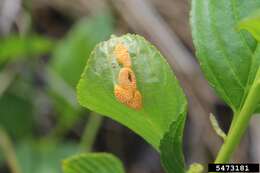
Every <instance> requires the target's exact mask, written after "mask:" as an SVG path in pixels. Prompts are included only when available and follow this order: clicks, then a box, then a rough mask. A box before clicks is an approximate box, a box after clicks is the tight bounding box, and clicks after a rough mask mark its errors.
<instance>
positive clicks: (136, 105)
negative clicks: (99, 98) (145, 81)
mask: <svg viewBox="0 0 260 173" xmlns="http://www.w3.org/2000/svg"><path fill="white" fill-rule="evenodd" d="M114 54H115V56H116V59H117V61H118V63H120V64H122V66H123V67H122V68H121V69H120V71H119V74H118V84H117V85H115V86H114V95H115V97H116V99H117V100H118V101H119V102H120V103H123V104H125V105H126V106H128V107H130V108H132V109H135V110H139V109H141V108H142V107H143V105H142V94H141V93H140V91H139V90H138V89H137V85H136V77H135V73H134V71H133V70H132V68H131V58H130V55H129V53H128V49H127V47H126V46H124V45H123V44H122V43H119V44H117V45H116V47H115V49H114Z"/></svg>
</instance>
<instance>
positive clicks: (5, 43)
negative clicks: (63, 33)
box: [0, 35, 54, 63]
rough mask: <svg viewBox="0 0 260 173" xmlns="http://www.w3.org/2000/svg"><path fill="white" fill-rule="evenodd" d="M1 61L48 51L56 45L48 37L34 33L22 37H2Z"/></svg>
mask: <svg viewBox="0 0 260 173" xmlns="http://www.w3.org/2000/svg"><path fill="white" fill-rule="evenodd" d="M0 45H1V46H0V63H2V62H4V61H6V60H7V59H9V58H23V57H24V56H36V55H39V54H44V53H48V52H50V51H51V50H52V48H53V47H54V43H53V41H51V40H50V39H48V38H45V37H42V36H39V35H33V36H24V37H20V36H17V35H11V36H8V37H5V38H2V39H0Z"/></svg>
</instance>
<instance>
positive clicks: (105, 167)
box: [62, 153, 124, 173]
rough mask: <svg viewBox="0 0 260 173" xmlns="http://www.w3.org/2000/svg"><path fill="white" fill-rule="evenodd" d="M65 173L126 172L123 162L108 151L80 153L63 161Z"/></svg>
mask: <svg viewBox="0 0 260 173" xmlns="http://www.w3.org/2000/svg"><path fill="white" fill-rule="evenodd" d="M62 167H63V172H64V173H124V169H123V166H122V163H121V162H120V161H119V160H118V159H117V158H116V157H115V156H113V155H111V154H106V153H98V154H80V155H77V156H74V157H72V158H69V159H67V160H65V161H63V164H62Z"/></svg>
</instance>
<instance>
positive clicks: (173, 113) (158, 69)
mask: <svg viewBox="0 0 260 173" xmlns="http://www.w3.org/2000/svg"><path fill="white" fill-rule="evenodd" d="M118 43H122V44H124V45H125V46H126V47H127V48H128V50H129V53H130V56H131V61H132V68H133V71H134V73H135V75H136V78H137V86H138V90H139V91H140V93H141V95H142V97H143V99H142V100H143V108H142V109H141V110H134V109H131V108H128V107H127V106H125V105H123V104H121V103H120V102H118V101H117V100H116V98H115V95H114V85H115V84H116V83H117V76H118V72H119V70H120V68H121V67H120V65H119V64H118V62H117V61H116V59H115V56H114V53H113V51H114V49H115V46H116V45H117V44H118ZM77 96H78V100H79V102H80V104H81V105H82V106H84V107H86V108H89V109H90V110H92V111H95V112H97V113H100V114H101V115H105V116H107V117H110V118H112V119H114V120H116V121H118V122H120V123H122V124H124V125H125V126H127V127H128V128H130V129H132V130H133V131H135V132H136V133H137V134H139V135H140V136H142V137H143V138H144V139H145V140H146V141H147V142H149V143H150V144H151V145H152V146H154V147H155V148H156V149H157V150H159V144H160V140H161V139H162V138H163V136H164V134H165V132H166V131H168V129H169V127H170V125H171V123H172V122H174V121H177V119H178V117H179V116H184V115H183V112H185V110H186V99H185V96H184V94H183V91H182V89H181V87H180V86H179V83H178V81H177V80H176V78H175V76H174V74H173V72H172V70H171V68H170V66H169V65H168V64H167V62H166V61H165V59H164V58H163V57H162V55H161V54H160V52H159V51H158V50H157V49H156V48H155V47H154V46H152V45H151V44H150V43H149V42H147V41H146V40H145V39H144V38H142V37H140V36H138V35H130V34H127V35H124V36H122V37H113V38H111V39H110V40H108V41H106V42H102V43H101V44H99V45H98V46H97V47H96V48H95V49H94V51H93V52H92V54H91V55H90V58H89V60H88V63H87V66H86V67H85V70H84V72H83V74H82V76H81V79H80V81H79V83H78V86H77ZM179 135H181V134H179ZM173 157H174V156H173Z"/></svg>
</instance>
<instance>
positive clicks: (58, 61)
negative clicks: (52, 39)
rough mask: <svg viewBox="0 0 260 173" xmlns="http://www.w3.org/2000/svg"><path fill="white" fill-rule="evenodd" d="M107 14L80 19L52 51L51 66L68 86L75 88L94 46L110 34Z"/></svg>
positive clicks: (110, 25) (110, 26) (109, 19)
mask: <svg viewBox="0 0 260 173" xmlns="http://www.w3.org/2000/svg"><path fill="white" fill-rule="evenodd" d="M112 30H113V26H112V17H111V16H110V15H109V14H103V15H99V16H96V17H93V18H85V19H82V20H81V21H80V22H79V23H77V24H76V25H75V26H74V27H73V28H72V30H71V31H70V32H69V34H68V35H67V36H66V37H65V39H64V40H62V41H60V43H59V44H58V47H57V48H56V49H55V50H54V53H53V57H52V60H51V62H50V63H51V64H50V65H51V66H52V68H53V70H54V71H56V72H57V74H58V75H60V76H61V77H62V78H63V79H64V80H65V81H66V82H67V83H68V84H69V85H71V86H73V87H75V86H76V84H77V82H78V80H79V78H80V74H81V72H82V71H83V69H84V66H85V64H86V60H87V58H88V57H89V54H90V52H91V50H92V49H93V48H94V46H95V45H96V44H97V43H98V42H100V41H103V40H105V39H107V38H108V37H109V35H110V34H111V33H112Z"/></svg>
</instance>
